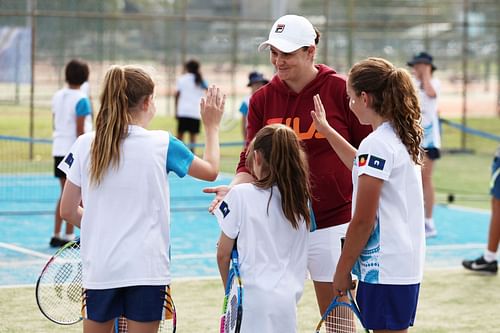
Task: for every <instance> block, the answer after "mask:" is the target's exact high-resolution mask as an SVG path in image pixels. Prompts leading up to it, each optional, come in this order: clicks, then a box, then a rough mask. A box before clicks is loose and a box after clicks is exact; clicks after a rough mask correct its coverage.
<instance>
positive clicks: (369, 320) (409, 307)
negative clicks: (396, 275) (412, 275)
mask: <svg viewBox="0 0 500 333" xmlns="http://www.w3.org/2000/svg"><path fill="white" fill-rule="evenodd" d="M419 290H420V284H411V285H392V284H372V283H365V282H361V281H360V282H359V285H358V290H357V292H356V293H357V294H356V300H357V302H358V306H359V309H360V312H361V321H362V322H363V325H364V326H365V327H366V328H367V329H370V330H404V329H407V328H408V327H410V326H413V322H414V321H415V315H416V313H417V301H418V293H419Z"/></svg>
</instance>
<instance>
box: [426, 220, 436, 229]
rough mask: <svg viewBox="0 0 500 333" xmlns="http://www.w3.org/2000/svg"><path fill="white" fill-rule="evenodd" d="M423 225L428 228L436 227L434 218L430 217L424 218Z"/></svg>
mask: <svg viewBox="0 0 500 333" xmlns="http://www.w3.org/2000/svg"><path fill="white" fill-rule="evenodd" d="M425 225H426V226H427V227H428V228H431V229H436V226H435V225H434V219H433V218H432V217H431V218H426V219H425Z"/></svg>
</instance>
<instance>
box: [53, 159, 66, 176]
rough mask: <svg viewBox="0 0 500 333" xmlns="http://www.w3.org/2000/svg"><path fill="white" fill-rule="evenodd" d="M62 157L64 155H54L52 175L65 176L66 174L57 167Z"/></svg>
mask: <svg viewBox="0 0 500 333" xmlns="http://www.w3.org/2000/svg"><path fill="white" fill-rule="evenodd" d="M63 159H64V156H54V176H55V177H56V178H66V174H65V173H64V172H62V171H61V170H59V168H58V167H57V166H58V165H59V164H60V163H61V162H62V160H63Z"/></svg>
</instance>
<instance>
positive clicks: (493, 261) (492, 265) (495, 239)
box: [462, 146, 500, 274]
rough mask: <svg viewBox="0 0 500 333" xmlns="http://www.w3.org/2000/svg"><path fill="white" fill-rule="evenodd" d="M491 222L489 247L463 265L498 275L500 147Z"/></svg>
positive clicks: (493, 169) (493, 172) (494, 173)
mask: <svg viewBox="0 0 500 333" xmlns="http://www.w3.org/2000/svg"><path fill="white" fill-rule="evenodd" d="M490 184H491V221H490V230H489V232H488V247H487V248H486V249H485V251H484V254H483V255H482V256H480V257H479V258H477V259H476V260H464V261H462V265H463V266H464V267H465V268H466V269H468V270H471V271H475V272H483V273H484V272H486V273H493V274H496V273H497V271H498V261H497V252H498V243H499V242H500V146H498V148H497V151H496V153H495V157H494V158H493V165H492V166H491V183H490Z"/></svg>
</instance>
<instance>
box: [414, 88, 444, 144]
mask: <svg viewBox="0 0 500 333" xmlns="http://www.w3.org/2000/svg"><path fill="white" fill-rule="evenodd" d="M415 85H416V87H417V91H418V92H419V97H420V108H421V109H422V127H423V129H424V138H423V141H422V147H424V148H441V133H440V132H439V115H438V97H439V94H440V93H441V83H440V82H439V80H438V79H436V78H432V79H431V86H432V87H433V88H434V91H435V92H436V97H429V96H428V95H427V94H426V93H425V91H424V89H423V88H422V83H421V82H420V81H419V80H416V81H415Z"/></svg>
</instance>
